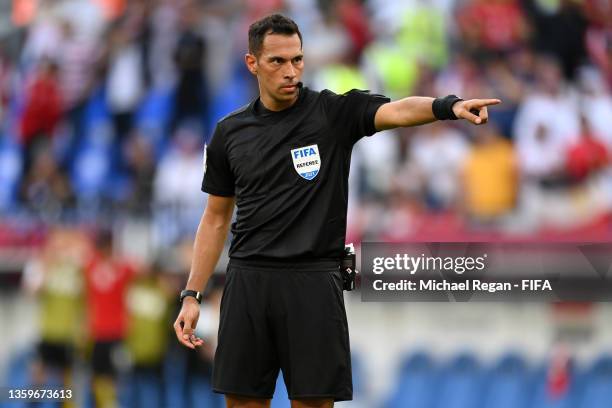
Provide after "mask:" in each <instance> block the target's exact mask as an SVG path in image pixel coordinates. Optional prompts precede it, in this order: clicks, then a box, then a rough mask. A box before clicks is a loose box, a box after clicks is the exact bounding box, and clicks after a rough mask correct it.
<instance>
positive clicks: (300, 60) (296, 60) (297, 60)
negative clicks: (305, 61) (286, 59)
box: [293, 57, 303, 63]
mask: <svg viewBox="0 0 612 408" xmlns="http://www.w3.org/2000/svg"><path fill="white" fill-rule="evenodd" d="M302 58H303V57H295V58H294V59H293V62H295V63H299V62H302Z"/></svg>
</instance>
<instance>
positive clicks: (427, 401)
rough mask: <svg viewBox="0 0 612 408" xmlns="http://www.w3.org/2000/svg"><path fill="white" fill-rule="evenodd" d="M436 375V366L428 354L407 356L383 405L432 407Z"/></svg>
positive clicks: (391, 407)
mask: <svg viewBox="0 0 612 408" xmlns="http://www.w3.org/2000/svg"><path fill="white" fill-rule="evenodd" d="M437 376H438V371H437V368H436V366H435V364H434V361H433V360H432V358H431V357H430V356H429V355H428V354H426V353H424V352H417V353H414V354H412V355H410V356H408V357H407V358H406V360H405V361H404V363H403V364H402V367H401V369H400V372H399V376H398V382H397V384H396V386H395V389H394V391H393V392H392V394H391V397H390V398H389V400H388V401H387V402H386V404H385V407H387V408H401V407H419V408H430V407H432V405H433V398H434V393H435V386H436V381H437Z"/></svg>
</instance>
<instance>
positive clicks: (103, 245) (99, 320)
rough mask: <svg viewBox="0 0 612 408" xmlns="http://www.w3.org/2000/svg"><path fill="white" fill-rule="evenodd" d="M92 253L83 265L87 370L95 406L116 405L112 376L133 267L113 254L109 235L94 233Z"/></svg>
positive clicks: (118, 357)
mask: <svg viewBox="0 0 612 408" xmlns="http://www.w3.org/2000/svg"><path fill="white" fill-rule="evenodd" d="M95 244H96V245H95V251H94V252H93V253H92V254H91V256H90V258H89V260H88V261H87V262H86V264H85V276H86V282H87V302H88V304H87V312H88V317H89V319H88V320H89V321H88V323H89V325H88V329H89V338H90V340H91V341H92V343H93V344H92V350H91V357H90V359H91V367H92V370H93V387H92V389H93V392H94V397H95V400H96V406H97V407H101V408H102V407H103V408H106V407H114V406H116V400H117V393H116V383H115V381H116V376H117V374H118V370H119V368H120V367H119V365H120V362H121V360H124V359H123V358H122V357H121V342H122V341H123V340H124V338H125V334H126V329H127V323H128V315H127V306H126V303H125V302H126V299H125V298H126V293H127V289H128V286H129V283H130V282H131V281H132V279H133V276H134V269H133V267H132V266H131V265H130V264H129V263H127V262H126V261H125V260H123V259H121V258H119V257H117V256H115V255H114V254H113V235H112V233H111V232H110V231H109V230H102V231H100V232H99V233H98V235H97V237H96V243H95Z"/></svg>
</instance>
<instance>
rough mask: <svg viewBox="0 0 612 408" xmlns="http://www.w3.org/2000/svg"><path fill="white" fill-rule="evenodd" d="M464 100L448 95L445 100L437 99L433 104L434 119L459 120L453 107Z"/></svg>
mask: <svg viewBox="0 0 612 408" xmlns="http://www.w3.org/2000/svg"><path fill="white" fill-rule="evenodd" d="M462 100H463V99H461V98H459V97H458V96H456V95H447V96H445V97H444V98H436V99H434V101H433V103H432V104H431V110H432V111H433V114H434V117H435V118H436V119H438V120H448V119H450V120H457V119H458V118H457V116H455V113H454V112H453V105H454V104H456V103H457V102H459V101H462Z"/></svg>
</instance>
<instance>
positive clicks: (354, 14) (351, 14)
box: [332, 0, 372, 60]
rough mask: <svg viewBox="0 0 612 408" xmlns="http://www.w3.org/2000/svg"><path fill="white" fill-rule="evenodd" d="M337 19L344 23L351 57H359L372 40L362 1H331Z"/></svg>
mask: <svg viewBox="0 0 612 408" xmlns="http://www.w3.org/2000/svg"><path fill="white" fill-rule="evenodd" d="M332 4H333V7H335V9H336V10H335V13H336V14H337V15H338V19H339V20H340V21H341V22H342V24H343V25H344V28H345V30H346V33H347V34H348V37H349V38H350V40H351V51H350V52H351V54H352V57H353V59H355V60H357V59H359V56H360V55H361V52H362V51H363V49H364V48H365V47H366V46H367V45H368V43H369V42H370V41H371V40H372V35H371V33H370V27H369V25H368V19H367V15H366V12H365V10H364V6H363V2H361V1H358V0H338V1H335V2H333V3H332Z"/></svg>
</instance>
